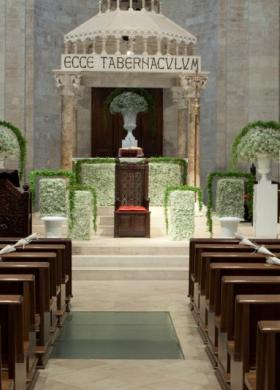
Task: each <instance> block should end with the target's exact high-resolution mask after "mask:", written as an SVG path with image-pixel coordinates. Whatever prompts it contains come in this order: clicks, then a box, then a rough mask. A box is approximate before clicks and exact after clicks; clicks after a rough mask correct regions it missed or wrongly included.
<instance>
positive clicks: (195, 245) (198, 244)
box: [188, 238, 280, 302]
mask: <svg viewBox="0 0 280 390" xmlns="http://www.w3.org/2000/svg"><path fill="white" fill-rule="evenodd" d="M252 241H253V242H254V243H256V244H258V245H264V244H266V245H280V240H278V239H255V238H252ZM239 242H240V241H239V240H236V239H223V238H217V239H216V238H192V239H191V240H190V246H189V294H188V295H189V297H190V298H191V302H192V300H193V296H194V282H195V273H196V263H197V261H198V256H199V255H200V253H202V251H203V250H204V251H205V250H207V248H209V250H207V251H208V252H209V251H211V252H213V251H215V248H214V247H213V245H214V246H215V245H217V250H220V248H221V246H224V248H227V246H228V245H229V246H230V245H233V250H234V248H236V247H241V248H242V247H243V246H241V245H240V244H239ZM244 248H246V250H248V251H252V248H250V249H248V247H246V246H244ZM225 251H228V249H225ZM229 251H230V247H229Z"/></svg>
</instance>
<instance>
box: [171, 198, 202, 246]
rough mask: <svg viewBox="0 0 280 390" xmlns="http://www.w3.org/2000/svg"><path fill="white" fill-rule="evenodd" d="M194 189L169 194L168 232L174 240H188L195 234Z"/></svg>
mask: <svg viewBox="0 0 280 390" xmlns="http://www.w3.org/2000/svg"><path fill="white" fill-rule="evenodd" d="M194 204H195V193H194V191H173V192H171V194H170V196H169V204H168V214H169V216H168V219H169V221H170V223H169V227H168V234H169V235H170V237H171V239H172V240H176V241H181V240H188V239H190V238H191V237H192V236H193V234H194V228H195V223H194V216H195V214H194Z"/></svg>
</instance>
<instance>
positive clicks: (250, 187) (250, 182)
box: [207, 172, 255, 236]
mask: <svg viewBox="0 0 280 390" xmlns="http://www.w3.org/2000/svg"><path fill="white" fill-rule="evenodd" d="M215 178H243V179H244V180H245V181H246V183H247V206H248V211H249V216H250V217H252V215H253V197H254V183H255V177H254V176H253V175H251V174H249V173H243V172H212V173H210V175H208V179H207V197H208V201H207V226H208V230H209V233H210V235H211V236H212V234H213V221H212V210H213V192H212V186H213V181H214V179H215Z"/></svg>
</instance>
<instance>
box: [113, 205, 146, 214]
mask: <svg viewBox="0 0 280 390" xmlns="http://www.w3.org/2000/svg"><path fill="white" fill-rule="evenodd" d="M118 211H125V212H135V211H136V212H142V213H143V212H147V211H148V210H147V209H146V208H145V207H143V206H121V207H119V209H118Z"/></svg>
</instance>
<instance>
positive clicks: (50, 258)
mask: <svg viewBox="0 0 280 390" xmlns="http://www.w3.org/2000/svg"><path fill="white" fill-rule="evenodd" d="M2 260H3V262H23V263H26V262H35V263H38V262H43V263H45V262H48V263H49V269H50V277H49V289H50V293H51V297H52V299H51V313H52V314H53V315H52V318H51V321H52V322H51V324H52V328H53V331H54V330H55V329H56V327H57V326H58V325H60V322H59V321H60V313H59V312H58V311H59V306H58V301H60V293H61V288H60V286H61V285H60V283H59V280H58V275H57V258H56V254H55V253H51V252H45V253H37V252H22V253H19V252H13V253H9V254H5V255H2Z"/></svg>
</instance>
